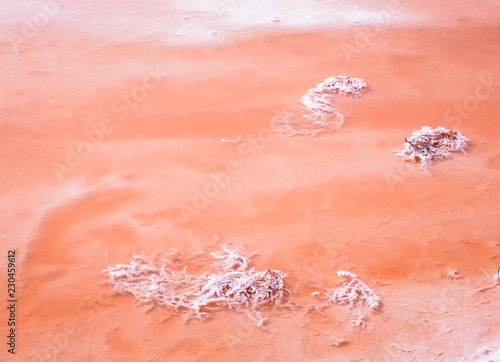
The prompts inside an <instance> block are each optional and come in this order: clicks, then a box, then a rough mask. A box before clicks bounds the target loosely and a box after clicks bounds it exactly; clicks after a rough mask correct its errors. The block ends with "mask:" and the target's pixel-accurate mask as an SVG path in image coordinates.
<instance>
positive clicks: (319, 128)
mask: <svg viewBox="0 0 500 362" xmlns="http://www.w3.org/2000/svg"><path fill="white" fill-rule="evenodd" d="M365 92H366V83H365V81H364V80H362V79H359V78H350V77H347V76H345V75H339V76H335V77H330V78H327V79H326V80H325V81H324V82H323V83H320V84H318V85H317V86H316V87H314V88H312V89H310V90H309V91H308V92H307V93H306V94H305V95H304V96H303V97H302V99H301V101H302V104H303V105H304V106H305V107H302V108H301V109H300V110H298V111H294V112H284V113H282V114H280V115H279V116H277V117H276V119H275V120H274V125H273V126H274V130H275V131H276V132H281V133H286V134H288V135H291V136H304V137H313V136H315V135H316V134H318V133H321V132H327V131H331V130H336V129H340V127H341V126H342V124H343V123H344V116H343V115H342V114H340V113H339V112H338V111H337V109H336V108H335V106H334V105H333V104H332V102H331V96H332V95H336V94H342V95H350V96H360V95H361V94H363V93H365Z"/></svg>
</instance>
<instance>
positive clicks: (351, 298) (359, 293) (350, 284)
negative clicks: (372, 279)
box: [327, 270, 380, 310]
mask: <svg viewBox="0 0 500 362" xmlns="http://www.w3.org/2000/svg"><path fill="white" fill-rule="evenodd" d="M337 275H338V276H339V277H340V278H342V282H343V283H344V284H345V285H344V286H343V287H340V288H337V289H335V290H334V291H333V292H332V293H327V296H328V297H329V298H330V299H331V301H332V302H334V303H339V304H349V306H351V307H352V306H353V305H354V303H356V302H358V301H361V302H362V303H365V302H366V303H367V304H368V307H369V308H370V309H372V310H376V309H378V307H379V306H380V297H379V296H378V295H376V294H375V292H374V291H373V290H371V289H370V288H368V286H367V285H366V284H365V283H363V282H362V281H361V280H359V279H358V277H357V275H356V274H353V273H350V272H347V271H345V270H340V271H338V272H337Z"/></svg>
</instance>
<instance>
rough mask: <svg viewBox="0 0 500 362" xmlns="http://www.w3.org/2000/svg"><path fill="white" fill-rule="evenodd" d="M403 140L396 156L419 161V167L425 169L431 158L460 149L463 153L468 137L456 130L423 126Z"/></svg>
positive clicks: (444, 156)
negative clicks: (403, 142)
mask: <svg viewBox="0 0 500 362" xmlns="http://www.w3.org/2000/svg"><path fill="white" fill-rule="evenodd" d="M405 141H406V143H405V144H404V146H403V149H402V150H401V151H399V152H398V153H397V154H396V156H400V157H401V158H402V159H403V160H405V161H410V162H414V163H421V164H422V165H421V168H424V169H425V168H428V167H429V166H430V165H431V161H432V160H441V159H443V158H446V157H449V156H450V152H451V151H458V150H460V151H462V152H464V153H465V151H464V149H465V148H466V147H467V142H469V141H470V139H468V138H467V137H465V136H464V135H462V134H461V133H460V132H458V131H456V130H451V131H450V130H449V129H446V128H444V127H438V128H436V129H433V128H431V127H428V126H423V127H422V129H420V130H418V131H415V132H413V134H412V135H411V137H410V138H408V139H405Z"/></svg>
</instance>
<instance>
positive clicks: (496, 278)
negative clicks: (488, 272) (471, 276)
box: [493, 267, 500, 281]
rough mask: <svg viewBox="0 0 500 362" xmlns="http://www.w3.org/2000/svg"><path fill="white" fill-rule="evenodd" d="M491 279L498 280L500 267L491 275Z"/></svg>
mask: <svg viewBox="0 0 500 362" xmlns="http://www.w3.org/2000/svg"><path fill="white" fill-rule="evenodd" d="M493 279H495V280H498V281H500V267H499V268H498V271H497V273H496V274H495V275H493Z"/></svg>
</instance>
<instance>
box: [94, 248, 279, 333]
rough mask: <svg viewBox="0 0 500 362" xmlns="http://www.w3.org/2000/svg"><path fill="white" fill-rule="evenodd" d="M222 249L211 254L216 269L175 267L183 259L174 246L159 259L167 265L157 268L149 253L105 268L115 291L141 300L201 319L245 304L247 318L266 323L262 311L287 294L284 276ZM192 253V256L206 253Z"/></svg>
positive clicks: (238, 254)
mask: <svg viewBox="0 0 500 362" xmlns="http://www.w3.org/2000/svg"><path fill="white" fill-rule="evenodd" d="M223 250H224V253H220V252H212V253H211V256H212V257H213V258H215V259H216V260H217V262H216V263H215V264H214V265H213V269H212V272H217V274H211V275H210V274H209V273H205V274H203V275H200V276H195V275H190V274H188V273H187V272H186V269H187V267H186V266H184V268H183V269H182V270H176V269H179V264H181V263H182V260H183V259H185V258H183V257H181V256H179V254H178V253H177V251H174V252H173V253H169V254H166V256H167V258H165V259H162V260H163V261H164V262H166V265H163V266H161V268H158V267H157V266H156V264H155V263H154V262H153V261H152V260H150V259H148V258H145V257H141V256H135V257H134V258H135V260H134V261H132V262H131V263H130V264H118V265H115V266H112V267H109V268H107V269H106V270H104V271H103V273H105V274H107V275H108V277H109V279H110V281H111V283H112V284H114V289H115V290H116V291H117V292H118V293H120V294H128V293H130V294H133V295H134V296H135V297H136V298H137V299H138V300H139V301H140V302H143V303H154V304H158V305H165V306H167V307H169V308H170V309H171V310H172V311H173V312H175V313H178V314H181V313H182V314H186V315H187V316H188V318H189V317H191V316H196V317H198V318H200V319H203V318H205V317H206V316H207V315H208V312H209V311H214V310H220V309H239V308H246V309H247V313H248V314H249V316H250V318H252V319H253V320H254V321H255V322H256V323H257V325H258V326H259V327H261V328H264V322H265V318H263V317H262V315H261V313H260V310H261V309H262V308H263V307H271V306H274V305H276V304H277V303H279V302H282V301H283V300H284V299H285V298H284V297H285V296H284V292H285V291H287V290H286V289H285V288H284V279H285V278H286V277H287V275H286V274H285V273H283V272H281V271H278V270H270V269H266V270H265V271H263V272H255V271H254V270H253V269H249V270H247V269H248V260H247V258H246V257H245V256H242V255H241V254H240V251H239V250H237V249H229V248H226V247H225V248H224V249H223ZM196 254H197V255H194V256H193V257H200V256H203V254H204V253H203V252H201V253H196ZM167 267H168V268H167Z"/></svg>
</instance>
